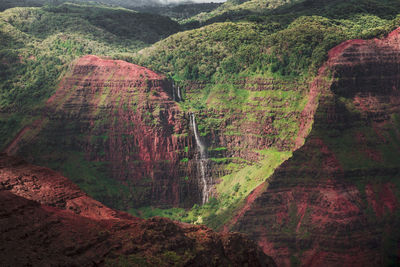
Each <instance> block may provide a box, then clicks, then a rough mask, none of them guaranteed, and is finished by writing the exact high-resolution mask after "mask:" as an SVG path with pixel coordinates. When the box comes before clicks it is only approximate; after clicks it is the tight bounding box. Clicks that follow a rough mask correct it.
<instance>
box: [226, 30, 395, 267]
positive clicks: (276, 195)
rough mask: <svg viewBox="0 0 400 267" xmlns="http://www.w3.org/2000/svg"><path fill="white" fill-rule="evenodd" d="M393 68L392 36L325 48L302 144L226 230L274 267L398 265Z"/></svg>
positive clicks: (393, 49)
mask: <svg viewBox="0 0 400 267" xmlns="http://www.w3.org/2000/svg"><path fill="white" fill-rule="evenodd" d="M399 60H400V29H397V30H396V31H394V32H392V33H391V34H389V36H388V37H387V38H385V39H382V40H378V39H373V40H368V41H365V40H350V41H347V42H344V43H342V44H341V45H339V46H337V47H335V48H333V49H332V50H331V51H330V53H329V60H328V61H327V63H326V64H325V65H324V66H323V67H322V68H321V70H320V75H319V77H317V78H316V80H315V81H314V84H313V85H315V86H317V90H318V95H319V101H318V108H317V110H316V113H315V115H314V124H313V128H312V131H311V133H310V135H309V136H308V137H307V139H306V142H305V144H304V146H303V147H301V148H300V149H299V150H297V151H296V152H294V153H293V156H292V158H290V159H289V160H287V161H286V162H285V163H284V164H283V165H282V166H280V167H279V168H278V169H277V170H276V171H275V173H274V175H273V176H272V177H271V178H270V179H269V182H268V183H269V185H268V186H264V188H263V189H261V190H262V191H261V192H255V194H256V196H255V197H253V198H249V199H248V205H247V206H246V207H245V209H244V210H243V211H242V212H240V213H238V214H237V216H236V217H235V219H234V220H233V221H232V222H231V223H232V225H233V226H231V227H230V229H234V230H238V231H241V232H244V233H248V234H249V235H250V236H251V237H252V238H253V239H254V240H257V242H258V243H259V245H260V246H262V247H263V250H264V252H266V253H269V254H270V255H272V256H273V258H274V259H275V260H276V261H277V263H278V265H283V266H286V265H289V264H290V263H291V264H295V265H297V264H300V265H303V266H321V265H324V266H327V265H328V266H390V265H396V264H399V257H398V251H399V242H400V233H399V230H398V229H397V225H399V223H400V221H399V219H400V217H399V216H400V212H399V201H400V199H399V188H400V184H399V181H400V179H399V178H400V177H399V176H400V169H399V168H400V166H399V160H398V159H399V156H400V134H399V133H400V124H399V116H400V102H399V99H400V98H399V82H400V71H399V68H398V65H399ZM228 228H229V227H228Z"/></svg>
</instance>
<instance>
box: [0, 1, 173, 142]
mask: <svg viewBox="0 0 400 267" xmlns="http://www.w3.org/2000/svg"><path fill="white" fill-rule="evenodd" d="M178 30H179V25H178V24H177V23H176V22H173V21H172V20H170V19H169V18H166V17H161V16H158V15H150V14H143V13H138V12H134V11H131V10H127V9H123V8H119V7H118V8H117V7H107V6H102V5H99V4H85V5H78V4H71V3H68V4H63V5H60V6H50V7H43V8H13V9H9V10H6V11H4V12H1V13H0V40H1V42H0V133H1V134H0V147H1V149H3V148H4V146H6V145H7V144H8V143H9V142H10V140H11V139H12V138H13V136H15V135H16V134H17V133H18V131H19V130H21V129H22V128H23V127H25V126H26V125H28V124H30V123H32V122H33V121H35V120H37V115H38V114H40V112H41V111H40V109H41V108H43V106H44V102H45V101H46V100H47V99H48V98H49V97H50V96H51V95H52V94H53V93H54V92H55V90H56V89H57V85H58V83H59V82H60V80H61V78H62V76H63V75H64V74H65V72H66V70H67V69H68V67H69V65H70V64H71V62H72V61H74V60H75V59H77V58H79V57H81V56H83V55H86V54H92V53H95V54H97V55H107V56H114V55H115V54H120V53H129V52H133V51H137V50H138V49H141V48H143V47H145V46H148V45H149V44H151V43H153V42H155V41H158V40H160V39H161V38H164V37H166V36H168V35H170V34H172V33H175V32H176V31H178Z"/></svg>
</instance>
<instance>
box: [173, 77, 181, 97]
mask: <svg viewBox="0 0 400 267" xmlns="http://www.w3.org/2000/svg"><path fill="white" fill-rule="evenodd" d="M176 93H178V98H176ZM172 99H173V100H174V101H178V102H179V101H182V97H181V89H180V88H179V86H178V88H177V87H176V86H175V82H174V80H172Z"/></svg>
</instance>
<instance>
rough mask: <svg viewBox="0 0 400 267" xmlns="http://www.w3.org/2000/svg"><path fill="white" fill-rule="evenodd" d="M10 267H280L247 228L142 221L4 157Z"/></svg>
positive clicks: (4, 225)
mask: <svg viewBox="0 0 400 267" xmlns="http://www.w3.org/2000/svg"><path fill="white" fill-rule="evenodd" d="M0 241H1V242H0V258H1V259H2V260H3V263H2V265H3V266H39V265H40V266H110V265H111V266H114V265H117V266H121V265H129V266H154V265H159V266H243V264H249V265H251V266H276V265H275V263H274V262H273V261H272V259H271V258H270V257H268V256H266V255H265V254H264V253H263V252H262V251H261V250H260V249H259V248H258V247H257V246H256V244H255V243H254V242H252V241H249V240H247V239H246V238H245V237H243V236H242V235H241V234H238V233H230V234H218V233H215V232H213V231H211V230H210V229H208V228H206V227H205V226H194V225H188V224H182V223H177V222H173V221H171V220H169V219H163V218H158V217H155V218H152V219H149V220H142V219H139V218H135V217H132V216H130V215H128V214H126V213H123V212H118V211H115V210H112V209H109V208H108V207H106V206H104V205H102V204H101V203H99V202H97V201H96V200H93V199H91V198H90V197H88V196H87V195H86V194H84V193H83V192H82V191H80V190H79V188H78V187H77V186H76V185H74V184H73V183H71V182H70V181H69V180H68V179H67V178H65V177H63V176H61V175H60V174H59V173H57V172H54V171H52V170H50V169H47V168H43V167H38V166H33V165H30V164H27V163H26V162H24V161H22V160H20V159H18V158H14V157H8V156H6V155H4V154H1V155H0Z"/></svg>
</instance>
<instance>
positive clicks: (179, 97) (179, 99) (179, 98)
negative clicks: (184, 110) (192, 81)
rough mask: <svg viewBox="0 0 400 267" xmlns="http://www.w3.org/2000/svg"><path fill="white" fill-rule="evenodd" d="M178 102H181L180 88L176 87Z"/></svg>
mask: <svg viewBox="0 0 400 267" xmlns="http://www.w3.org/2000/svg"><path fill="white" fill-rule="evenodd" d="M178 101H182V96H181V88H179V86H178Z"/></svg>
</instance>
